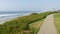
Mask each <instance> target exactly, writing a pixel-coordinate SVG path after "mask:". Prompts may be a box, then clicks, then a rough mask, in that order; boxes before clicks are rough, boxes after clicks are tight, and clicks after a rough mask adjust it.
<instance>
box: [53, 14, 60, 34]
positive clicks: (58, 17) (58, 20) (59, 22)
mask: <svg viewBox="0 0 60 34" xmlns="http://www.w3.org/2000/svg"><path fill="white" fill-rule="evenodd" d="M54 22H55V26H56V29H57V32H58V34H60V13H56V14H55V15H54Z"/></svg>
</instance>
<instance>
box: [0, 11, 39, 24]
mask: <svg viewBox="0 0 60 34" xmlns="http://www.w3.org/2000/svg"><path fill="white" fill-rule="evenodd" d="M31 13H39V11H0V24H2V23H4V22H5V21H7V20H10V19H13V18H16V17H19V16H25V15H29V14H31Z"/></svg>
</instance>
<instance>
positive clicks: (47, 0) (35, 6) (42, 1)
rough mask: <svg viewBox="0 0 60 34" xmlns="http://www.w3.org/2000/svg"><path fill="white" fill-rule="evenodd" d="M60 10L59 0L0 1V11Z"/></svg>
mask: <svg viewBox="0 0 60 34" xmlns="http://www.w3.org/2000/svg"><path fill="white" fill-rule="evenodd" d="M53 8H55V9H56V10H58V9H60V0H0V11H45V10H53Z"/></svg>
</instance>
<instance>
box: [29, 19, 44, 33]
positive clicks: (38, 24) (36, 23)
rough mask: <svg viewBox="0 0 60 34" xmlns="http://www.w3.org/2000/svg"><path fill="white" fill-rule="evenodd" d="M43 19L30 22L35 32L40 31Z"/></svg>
mask: <svg viewBox="0 0 60 34" xmlns="http://www.w3.org/2000/svg"><path fill="white" fill-rule="evenodd" d="M43 21H44V19H42V20H38V21H36V22H33V23H31V24H29V27H30V29H31V30H32V31H33V32H34V34H37V33H38V31H39V29H40V27H41V25H42V23H43Z"/></svg>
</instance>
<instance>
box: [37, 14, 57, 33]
mask: <svg viewBox="0 0 60 34" xmlns="http://www.w3.org/2000/svg"><path fill="white" fill-rule="evenodd" d="M38 34H57V31H56V28H55V25H54V22H53V14H52V15H49V16H47V18H46V19H45V21H44V23H43V24H42V26H41V28H40V30H39V32H38Z"/></svg>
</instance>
